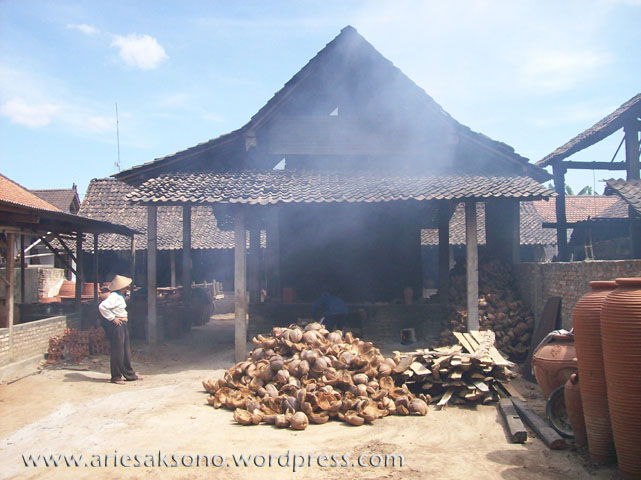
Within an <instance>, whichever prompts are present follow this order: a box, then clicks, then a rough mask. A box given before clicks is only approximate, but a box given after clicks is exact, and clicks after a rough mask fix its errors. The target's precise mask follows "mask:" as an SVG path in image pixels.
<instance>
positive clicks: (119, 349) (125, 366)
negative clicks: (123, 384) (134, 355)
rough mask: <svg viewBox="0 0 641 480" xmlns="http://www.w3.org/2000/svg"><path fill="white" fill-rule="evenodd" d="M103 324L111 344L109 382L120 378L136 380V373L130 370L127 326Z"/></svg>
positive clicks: (123, 324) (124, 324)
mask: <svg viewBox="0 0 641 480" xmlns="http://www.w3.org/2000/svg"><path fill="white" fill-rule="evenodd" d="M105 323H106V324H107V335H108V336H109V341H110V343H111V381H112V382H113V381H115V380H120V379H121V378H122V377H125V379H126V380H136V378H137V376H136V372H134V369H133V368H131V345H130V343H129V328H128V327H127V324H126V323H122V324H120V325H116V324H115V323H113V322H105Z"/></svg>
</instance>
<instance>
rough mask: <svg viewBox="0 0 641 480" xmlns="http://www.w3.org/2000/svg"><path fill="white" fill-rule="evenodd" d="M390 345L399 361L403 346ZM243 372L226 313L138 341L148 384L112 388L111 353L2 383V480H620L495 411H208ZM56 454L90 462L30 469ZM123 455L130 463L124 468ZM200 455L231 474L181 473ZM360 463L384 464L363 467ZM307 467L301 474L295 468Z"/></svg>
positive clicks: (137, 361)
mask: <svg viewBox="0 0 641 480" xmlns="http://www.w3.org/2000/svg"><path fill="white" fill-rule="evenodd" d="M381 347H382V350H383V352H384V353H386V354H391V350H392V349H396V348H398V347H399V346H398V345H384V346H381ZM249 348H251V346H250V347H249ZM232 364H233V319H232V318H231V316H216V317H214V320H212V321H211V322H209V324H207V325H205V326H203V327H196V328H194V329H193V330H192V331H191V332H190V333H189V334H187V335H186V336H185V337H183V338H181V339H179V340H174V341H170V342H166V343H163V344H161V345H159V346H157V347H155V348H153V349H152V348H149V347H147V346H143V345H134V368H135V369H136V370H137V371H138V373H140V374H141V375H143V376H144V377H145V378H144V380H143V381H141V382H128V383H126V384H125V385H114V384H111V383H110V382H109V358H108V357H107V356H100V357H94V358H91V359H86V360H85V361H83V363H82V364H81V365H79V366H73V365H66V366H65V365H61V366H58V367H56V368H47V369H44V370H43V371H41V373H39V374H36V375H32V376H29V377H26V378H23V379H21V380H19V381H17V382H14V383H11V384H8V385H0V418H1V419H2V422H1V423H0V451H1V452H2V454H1V455H0V478H2V479H4V478H45V479H49V478H88V477H92V478H141V477H142V478H152V477H156V476H159V475H160V476H162V478H166V477H168V478H212V477H213V478H219V477H220V478H222V477H224V478H230V479H235V478H250V479H261V480H262V479H265V478H308V479H316V478H328V479H339V478H340V479H342V478H345V477H347V478H359V479H360V478H363V479H396V478H403V479H405V478H408V479H426V478H438V479H440V480H445V479H460V478H473V479H495V478H503V479H519V480H521V479H540V478H551V479H568V478H571V479H579V478H581V479H583V478H591V479H611V478H616V477H617V476H616V469H615V468H601V469H598V470H597V469H594V468H592V467H591V466H590V465H589V461H588V459H587V455H586V452H585V451H576V449H575V448H574V447H573V444H572V442H569V447H568V449H567V450H564V451H551V450H548V448H547V447H545V445H544V444H543V443H542V442H541V441H540V440H539V439H537V438H536V437H535V436H534V435H533V434H531V435H530V436H529V438H528V441H527V443H525V444H524V445H514V444H510V443H509V442H508V441H507V438H506V433H505V431H504V428H503V424H502V422H501V419H500V415H499V413H498V411H497V409H496V407H495V406H479V407H476V408H467V407H464V408H461V407H456V406H452V407H450V408H447V409H445V410H442V411H437V410H435V409H434V408H432V407H430V412H429V414H428V415H427V416H425V417H397V416H394V417H387V418H383V419H379V420H377V421H376V422H375V423H374V424H373V425H371V426H362V427H351V426H348V425H345V424H343V423H341V422H330V423H327V424H325V425H310V426H309V427H308V428H307V430H305V431H302V432H296V431H292V430H289V429H288V430H280V429H277V428H275V427H272V426H267V425H259V426H253V427H243V426H239V425H237V424H235V422H234V421H233V419H232V413H231V412H229V411H227V410H222V409H221V410H215V409H213V408H212V407H210V406H209V405H208V404H207V403H206V397H207V395H206V394H205V393H204V391H203V388H202V385H201V380H202V379H204V378H219V377H221V376H222V375H223V372H224V371H225V370H226V369H227V368H229V367H230V366H231V365H232ZM515 386H516V387H517V388H518V389H519V390H520V391H521V392H522V393H523V394H524V396H526V398H528V400H529V401H530V403H531V404H532V405H533V406H534V408H535V409H537V410H539V411H541V409H542V405H543V404H542V402H541V399H540V394H539V392H538V387H536V385H532V384H530V383H528V382H525V381H522V380H517V381H516V382H515ZM530 433H531V432H530ZM159 452H160V453H159ZM288 452H289V454H290V456H289V457H288V456H287V454H288ZM51 454H57V455H59V454H65V455H68V456H70V455H71V454H76V456H78V455H82V460H81V461H80V462H79V464H80V466H79V467H67V466H59V467H53V466H52V467H46V466H39V467H33V466H29V467H26V466H25V462H24V459H23V458H24V457H27V458H28V455H33V456H34V457H36V456H37V455H51ZM172 454H175V455H176V460H177V462H176V463H178V464H179V465H178V466H176V467H173V466H172V464H173V463H174V460H173V459H172V457H171V455H172ZM323 454H324V455H328V456H329V457H328V458H325V457H322V455H323ZM105 455H107V460H106V462H107V463H108V466H106V467H105V466H104V464H105ZM116 455H117V456H118V459H119V460H118V462H121V461H122V463H124V465H129V466H128V467H127V466H122V465H121V464H119V466H117V467H114V466H113V463H114V458H115V457H116ZM127 455H130V456H131V457H130V458H128V457H126V456H127ZM134 455H138V459H136V458H134ZM196 455H207V456H208V457H209V461H210V462H211V461H212V460H211V459H212V456H216V457H215V458H214V461H215V463H216V464H217V465H218V464H221V465H222V466H212V465H211V463H210V465H209V466H204V460H203V459H202V458H201V459H200V461H201V466H200V467H197V466H192V467H186V466H182V465H181V463H183V462H184V463H186V464H187V465H189V463H190V462H191V461H192V457H191V456H193V457H194V458H195V456H196ZM240 455H244V456H245V460H247V459H248V457H249V455H251V456H252V457H251V461H250V465H251V466H247V467H246V466H244V464H243V462H242V460H240V459H239V456H240ZM294 455H298V456H297V457H294ZM309 455H313V457H311V460H310V457H309ZM332 455H334V456H336V457H335V458H333V459H332V457H331V456H332ZM360 455H366V457H363V458H361V461H364V462H365V463H372V464H374V465H376V464H377V463H380V466H371V465H369V466H366V467H360V466H358V459H359V456H360ZM386 455H390V456H392V455H393V456H398V455H402V457H403V464H402V466H401V465H400V458H399V457H396V465H395V466H393V465H388V466H385V458H386ZM234 456H235V457H234ZM270 456H271V463H272V466H271V467H270V466H269V462H270ZM303 456H304V458H303ZM319 456H321V457H319ZM389 458H390V460H388V461H391V457H389ZM163 459H164V462H163V461H162V460H163ZM136 460H138V464H139V465H140V466H136ZM236 461H240V463H241V464H243V466H236V463H235V462H236ZM303 461H304V466H298V467H297V468H296V471H294V463H295V464H296V465H300V464H301V462H303ZM263 462H265V466H261V465H262V464H263ZM62 463H63V465H64V460H63V462H62ZM279 463H280V465H281V466H279ZM194 464H195V462H194ZM85 465H86V466H85ZM283 465H284V466H283ZM333 465H335V466H333Z"/></svg>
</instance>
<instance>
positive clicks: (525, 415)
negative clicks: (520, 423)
mask: <svg viewBox="0 0 641 480" xmlns="http://www.w3.org/2000/svg"><path fill="white" fill-rule="evenodd" d="M512 403H513V404H514V407H515V408H516V411H517V412H519V416H520V417H521V418H522V419H523V420H524V421H525V423H527V424H528V426H529V427H530V428H531V429H532V430H534V431H535V432H536V434H537V435H538V436H539V438H540V439H541V440H543V443H545V444H546V445H547V446H548V448H550V449H551V450H563V449H565V440H564V439H563V438H562V437H561V436H560V435H559V434H558V433H556V431H555V430H554V429H553V428H552V427H550V426H549V425H548V424H547V423H546V422H545V420H543V419H542V418H541V417H539V416H538V415H537V414H536V413H534V412H533V411H532V409H531V408H530V407H528V405H527V403H525V402H523V401H521V400H519V399H518V398H512Z"/></svg>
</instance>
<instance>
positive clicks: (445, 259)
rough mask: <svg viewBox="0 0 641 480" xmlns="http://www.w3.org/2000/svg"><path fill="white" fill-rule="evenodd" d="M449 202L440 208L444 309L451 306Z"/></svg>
mask: <svg viewBox="0 0 641 480" xmlns="http://www.w3.org/2000/svg"><path fill="white" fill-rule="evenodd" d="M451 217H452V215H451V209H450V204H449V202H447V201H441V202H440V203H439V206H438V299H439V302H440V303H441V305H442V306H443V307H445V306H447V305H448V304H449V298H448V297H449V290H450V218H451Z"/></svg>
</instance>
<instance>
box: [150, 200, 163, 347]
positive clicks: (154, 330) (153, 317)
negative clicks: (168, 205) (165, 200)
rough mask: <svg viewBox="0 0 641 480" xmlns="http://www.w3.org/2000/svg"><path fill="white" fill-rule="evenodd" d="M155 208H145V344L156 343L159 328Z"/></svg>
mask: <svg viewBox="0 0 641 480" xmlns="http://www.w3.org/2000/svg"><path fill="white" fill-rule="evenodd" d="M157 225H158V222H157V208H156V206H155V205H149V206H147V342H148V343H151V344H155V343H158V340H159V336H160V335H159V328H158V316H157V312H156V257H157V250H156V249H157V247H158V238H157V236H156V235H157V230H158V229H157Z"/></svg>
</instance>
